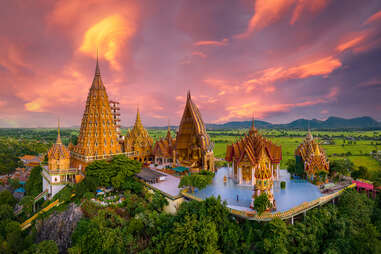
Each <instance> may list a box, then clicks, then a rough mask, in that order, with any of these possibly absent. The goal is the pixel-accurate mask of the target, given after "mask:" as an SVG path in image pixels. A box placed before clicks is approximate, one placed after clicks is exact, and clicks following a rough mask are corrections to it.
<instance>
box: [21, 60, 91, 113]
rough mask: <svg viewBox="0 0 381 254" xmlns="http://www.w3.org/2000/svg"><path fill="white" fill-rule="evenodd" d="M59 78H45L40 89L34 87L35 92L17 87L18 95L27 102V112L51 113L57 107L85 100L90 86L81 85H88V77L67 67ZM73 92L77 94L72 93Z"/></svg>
mask: <svg viewBox="0 0 381 254" xmlns="http://www.w3.org/2000/svg"><path fill="white" fill-rule="evenodd" d="M57 76H58V78H57V77H56V76H48V77H45V80H44V82H42V83H40V84H39V86H38V87H34V88H35V89H34V90H33V91H30V90H28V89H25V88H21V89H18V88H17V87H16V89H17V91H16V95H17V96H18V97H19V98H21V99H23V100H24V101H25V104H24V108H25V110H27V111H29V112H50V111H51V110H52V108H55V107H57V106H60V105H68V104H72V103H75V102H78V101H83V100H85V98H86V94H87V91H88V88H89V85H85V86H84V85H82V86H81V85H79V84H88V83H89V80H88V78H87V77H85V76H84V75H82V74H81V73H80V72H78V71H76V70H75V69H74V68H73V67H66V68H65V70H64V71H63V72H62V73H60V74H58V75H57ZM72 91H76V92H75V93H72ZM69 95H70V96H69Z"/></svg>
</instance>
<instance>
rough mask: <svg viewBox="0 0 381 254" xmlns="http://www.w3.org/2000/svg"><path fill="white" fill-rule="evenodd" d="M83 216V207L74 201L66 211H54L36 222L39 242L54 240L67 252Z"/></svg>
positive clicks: (61, 251)
mask: <svg viewBox="0 0 381 254" xmlns="http://www.w3.org/2000/svg"><path fill="white" fill-rule="evenodd" d="M82 217H83V213H82V211H81V208H80V207H79V206H78V205H76V204H74V203H71V204H70V206H69V208H68V209H67V210H66V211H64V212H60V213H58V212H54V213H53V214H52V215H50V216H49V217H48V218H45V219H43V220H40V221H39V222H37V223H36V228H37V242H40V241H43V240H53V241H55V242H56V244H57V246H58V249H59V251H60V253H67V249H68V248H69V247H70V246H71V234H72V233H73V231H74V229H75V227H76V226H77V223H78V221H79V220H80V219H81V218H82Z"/></svg>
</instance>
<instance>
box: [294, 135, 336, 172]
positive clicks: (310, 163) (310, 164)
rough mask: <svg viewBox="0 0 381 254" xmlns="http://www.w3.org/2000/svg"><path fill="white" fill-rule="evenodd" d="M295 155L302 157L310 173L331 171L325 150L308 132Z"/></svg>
mask: <svg viewBox="0 0 381 254" xmlns="http://www.w3.org/2000/svg"><path fill="white" fill-rule="evenodd" d="M295 155H297V156H300V157H301V158H302V160H303V162H304V163H305V168H306V170H307V172H308V173H316V172H312V171H316V170H325V171H328V170H329V162H328V159H327V156H326V154H325V152H324V150H323V149H322V148H321V147H320V144H319V142H318V141H317V139H314V138H313V136H312V134H311V132H310V131H308V133H307V136H306V138H305V139H304V141H303V143H301V144H300V145H299V146H298V148H297V149H296V150H295Z"/></svg>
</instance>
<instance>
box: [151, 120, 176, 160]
mask: <svg viewBox="0 0 381 254" xmlns="http://www.w3.org/2000/svg"><path fill="white" fill-rule="evenodd" d="M175 144H176V139H175V138H172V136H171V130H170V128H169V126H168V131H167V135H166V136H165V137H164V138H161V139H159V140H158V141H156V143H155V146H154V148H153V154H154V155H155V156H158V157H165V158H172V153H173V150H174V149H175Z"/></svg>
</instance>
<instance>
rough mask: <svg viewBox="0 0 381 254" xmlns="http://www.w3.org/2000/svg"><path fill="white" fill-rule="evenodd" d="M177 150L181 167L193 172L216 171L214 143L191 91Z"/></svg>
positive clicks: (180, 129) (177, 137)
mask: <svg viewBox="0 0 381 254" xmlns="http://www.w3.org/2000/svg"><path fill="white" fill-rule="evenodd" d="M175 149H176V152H175V161H176V159H177V160H178V162H179V163H180V165H182V166H185V167H189V168H190V169H191V171H192V172H197V171H199V170H200V169H203V170H209V171H214V154H213V143H212V142H211V140H210V138H209V135H208V134H207V133H206V129H205V125H204V122H203V121H202V118H201V114H200V112H199V110H198V108H197V106H196V104H194V103H193V101H192V98H191V95H190V92H189V91H188V94H187V101H186V104H185V109H184V113H183V116H182V118H181V122H180V126H179V131H178V132H177V136H176V147H175Z"/></svg>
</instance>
